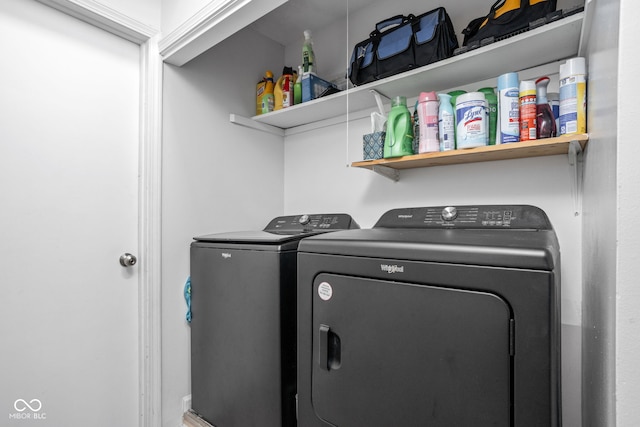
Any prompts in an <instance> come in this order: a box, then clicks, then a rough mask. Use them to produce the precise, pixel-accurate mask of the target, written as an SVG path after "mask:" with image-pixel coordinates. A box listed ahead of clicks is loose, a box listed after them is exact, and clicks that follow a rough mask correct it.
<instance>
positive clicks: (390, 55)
mask: <svg viewBox="0 0 640 427" xmlns="http://www.w3.org/2000/svg"><path fill="white" fill-rule="evenodd" d="M457 47H458V39H457V37H456V35H455V31H454V29H453V24H452V23H451V19H450V18H449V15H448V14H447V11H446V10H445V8H443V7H439V8H436V9H434V10H432V11H430V12H426V13H423V14H422V15H419V16H414V15H411V14H410V15H407V16H404V15H397V16H394V17H391V18H388V19H385V20H384V21H381V22H378V23H377V24H376V29H375V30H374V31H372V32H371V34H369V38H368V39H367V40H364V41H362V42H360V43H358V44H356V45H355V47H354V49H353V52H352V54H351V60H350V63H349V70H348V76H349V80H351V82H352V83H353V84H354V85H361V84H364V83H369V82H372V81H374V80H378V79H383V78H385V77H389V76H392V75H394V74H398V73H401V72H404V71H407V70H411V69H413V68H416V67H421V66H423V65H427V64H431V63H433V62H436V61H440V60H441V59H445V58H449V57H451V56H452V55H453V51H454V50H455V49H456V48H457Z"/></svg>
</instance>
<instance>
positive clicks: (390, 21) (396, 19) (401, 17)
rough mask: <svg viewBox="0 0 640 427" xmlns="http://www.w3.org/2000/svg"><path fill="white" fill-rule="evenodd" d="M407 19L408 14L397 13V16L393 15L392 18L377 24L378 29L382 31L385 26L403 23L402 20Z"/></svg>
mask: <svg viewBox="0 0 640 427" xmlns="http://www.w3.org/2000/svg"><path fill="white" fill-rule="evenodd" d="M405 19H406V16H404V15H396V16H392V17H391V18H387V19H385V20H384V21H380V22H378V23H377V24H376V31H377V32H379V33H381V32H382V31H383V30H384V29H385V28H388V27H390V26H392V25H400V24H402V22H404V20H405Z"/></svg>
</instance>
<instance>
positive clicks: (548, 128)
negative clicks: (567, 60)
mask: <svg viewBox="0 0 640 427" xmlns="http://www.w3.org/2000/svg"><path fill="white" fill-rule="evenodd" d="M548 84H549V77H540V78H539V79H538V80H536V134H537V137H538V138H553V137H554V136H556V120H555V118H554V117H553V111H552V110H551V105H550V104H549V101H547V85H548Z"/></svg>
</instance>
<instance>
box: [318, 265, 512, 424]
mask: <svg viewBox="0 0 640 427" xmlns="http://www.w3.org/2000/svg"><path fill="white" fill-rule="evenodd" d="M511 317H512V316H511V311H510V308H509V305H508V304H507V302H506V301H505V300H503V299H502V298H500V297H498V296H496V295H493V294H490V293H482V292H472V291H466V290H460V289H452V288H443V287H437V286H425V285H416V284H406V283H399V282H392V281H384V280H374V279H367V278H357V277H348V276H340V275H333V274H320V275H318V276H317V277H316V280H315V282H314V295H313V328H314V330H313V343H314V344H313V345H314V349H313V353H312V354H313V371H312V402H313V406H314V409H315V413H316V414H317V416H318V417H319V418H320V419H322V420H323V421H324V422H326V423H330V424H332V425H335V426H339V427H362V426H367V427H378V426H379V427H389V426H403V427H411V426H430V427H436V426H442V427H451V426H474V427H482V426H492V427H496V426H505V427H507V426H509V425H510V419H511V413H510V406H511V359H512V358H511V354H510V336H511V333H510V329H511V325H512V322H511Z"/></svg>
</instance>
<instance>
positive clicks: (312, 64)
mask: <svg viewBox="0 0 640 427" xmlns="http://www.w3.org/2000/svg"><path fill="white" fill-rule="evenodd" d="M302 72H303V73H313V74H318V64H317V63H316V56H315V54H314V53H313V40H312V39H311V31H309V30H304V43H303V44H302Z"/></svg>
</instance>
